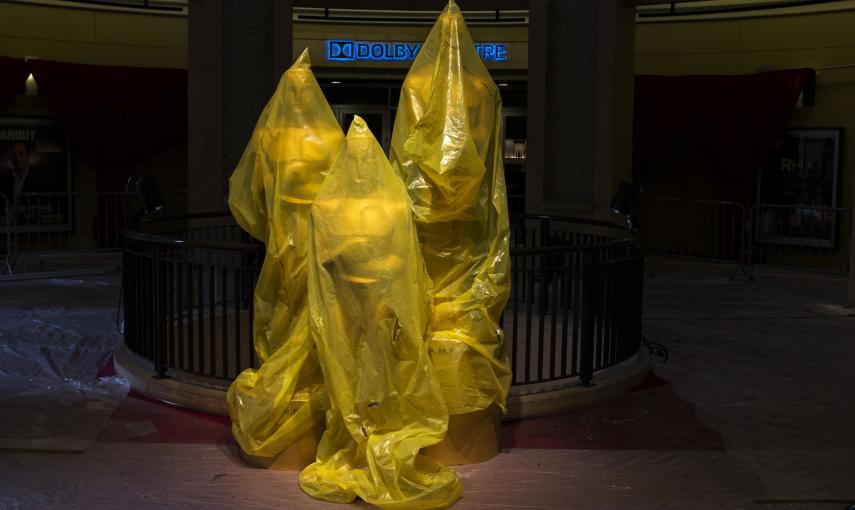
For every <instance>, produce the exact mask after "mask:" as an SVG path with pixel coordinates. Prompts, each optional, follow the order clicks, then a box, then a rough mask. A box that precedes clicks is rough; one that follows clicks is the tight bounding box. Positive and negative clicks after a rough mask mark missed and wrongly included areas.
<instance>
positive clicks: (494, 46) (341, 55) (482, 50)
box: [327, 39, 508, 62]
mask: <svg viewBox="0 0 855 510" xmlns="http://www.w3.org/2000/svg"><path fill="white" fill-rule="evenodd" d="M421 47H422V43H418V42H403V41H351V40H346V39H327V61H329V62H356V61H360V60H368V61H374V62H397V61H405V60H415V58H416V54H417V53H418V52H419V49H420V48H421ZM475 49H476V50H477V51H478V55H480V56H481V59H482V60H484V61H485V62H505V61H506V60H508V48H507V46H506V45H505V44H504V43H475Z"/></svg>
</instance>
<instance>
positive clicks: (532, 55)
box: [526, 0, 635, 218]
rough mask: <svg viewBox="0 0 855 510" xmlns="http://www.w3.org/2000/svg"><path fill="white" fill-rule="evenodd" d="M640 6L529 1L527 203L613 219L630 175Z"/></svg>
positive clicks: (604, 0) (611, 0) (595, 0)
mask: <svg viewBox="0 0 855 510" xmlns="http://www.w3.org/2000/svg"><path fill="white" fill-rule="evenodd" d="M634 46H635V8H634V6H633V5H630V4H629V3H625V2H623V1H622V0H576V1H573V2H566V1H561V0H530V3H529V71H528V146H527V152H528V165H527V174H526V210H527V212H532V213H543V214H573V215H576V216H579V215H582V216H589V217H600V218H608V217H609V215H610V213H609V212H608V209H609V206H610V204H611V200H612V197H613V195H614V192H615V191H616V190H617V185H618V184H619V183H620V181H621V180H629V179H630V176H631V163H632V108H633V74H634Z"/></svg>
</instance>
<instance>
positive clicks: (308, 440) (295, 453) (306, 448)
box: [238, 430, 323, 471]
mask: <svg viewBox="0 0 855 510" xmlns="http://www.w3.org/2000/svg"><path fill="white" fill-rule="evenodd" d="M322 433H323V430H315V431H314V433H313V434H309V435H305V436H303V437H301V438H300V439H298V440H296V441H294V442H293V443H291V446H289V447H288V448H285V449H284V450H282V452H281V453H280V454H279V455H277V456H275V457H259V456H257V455H250V454H248V453H246V452H245V451H243V448H240V447H238V449H239V450H240V458H241V459H242V460H243V461H244V462H245V463H247V464H249V465H250V466H255V467H258V468H264V469H274V470H277V471H302V470H303V468H305V467H306V466H308V465H309V464H311V463H312V462H315V453H316V452H317V451H318V442H319V441H320V440H321V434H322Z"/></svg>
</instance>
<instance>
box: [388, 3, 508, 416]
mask: <svg viewBox="0 0 855 510" xmlns="http://www.w3.org/2000/svg"><path fill="white" fill-rule="evenodd" d="M501 109H502V104H501V98H500V96H499V91H498V87H496V84H495V83H494V82H493V80H492V78H491V77H490V74H489V72H488V71H487V69H486V68H485V67H484V64H483V62H482V61H481V59H480V57H479V56H478V52H477V51H476V49H475V45H474V44H473V42H472V38H471V37H470V35H469V32H468V30H467V28H466V24H465V23H464V20H463V15H462V14H461V12H460V9H459V8H458V7H457V5H456V4H455V3H454V2H453V1H452V2H449V4H448V6H447V7H446V8H445V10H444V11H443V12H442V14H441V15H440V17H439V19H438V20H437V22H436V24H435V25H434V27H433V29H432V30H431V32H430V35H429V36H428V38H427V40H425V42H424V44H423V45H422V47H421V50H420V51H419V54H418V56H417V57H416V60H415V62H414V63H413V66H412V68H411V69H410V71H409V73H408V74H407V77H406V79H405V80H404V84H403V87H402V89H401V97H400V101H399V103H398V110H397V117H396V119H395V126H394V131H393V134H392V144H391V151H390V160H391V162H392V165H393V166H394V167H395V168H396V170H397V171H398V172H399V174H400V176H401V178H402V179H403V181H404V184H405V186H406V188H407V192H408V195H409V199H410V202H411V206H412V211H413V214H414V216H415V221H416V225H417V228H418V235H419V241H420V243H421V249H422V254H423V256H424V260H425V264H426V267H427V271H428V273H429V274H430V277H431V279H432V280H433V291H432V297H433V298H434V301H435V303H434V304H435V310H434V314H433V318H432V320H431V326H430V327H431V330H430V336H429V338H430V353H431V358H432V360H433V364H434V368H435V370H436V373H437V376H438V378H439V381H440V384H441V386H442V390H443V395H444V397H445V401H446V404H447V405H448V409H449V412H450V413H451V414H462V413H469V412H475V411H479V410H481V409H486V408H487V407H488V406H490V405H491V404H492V403H495V404H497V405H499V406H501V407H502V408H503V409H504V408H505V400H506V398H507V392H508V388H509V387H510V382H511V368H510V363H509V361H508V356H507V353H506V352H505V348H504V333H503V331H502V330H501V328H499V326H498V319H499V317H500V316H501V313H502V311H503V310H504V307H505V304H506V303H507V300H508V296H509V293H510V254H509V248H508V241H509V225H508V212H507V198H506V191H505V181H504V170H503V165H502V152H501V151H502V143H501V140H500V136H501V134H500V133H501V129H500V122H501V118H502V113H501V112H502V110H501Z"/></svg>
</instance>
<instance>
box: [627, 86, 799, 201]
mask: <svg viewBox="0 0 855 510" xmlns="http://www.w3.org/2000/svg"><path fill="white" fill-rule="evenodd" d="M813 79H814V71H813V70H812V69H794V70H786V71H773V72H767V73H759V74H751V75H738V76H720V75H698V76H673V77H668V76H643V75H642V76H637V77H636V80H635V126H634V127H635V135H634V144H635V149H634V151H633V153H634V165H635V167H634V173H635V175H636V176H637V177H642V176H643V175H645V174H647V173H649V172H651V171H654V169H655V162H656V160H657V157H658V155H660V154H661V152H662V151H663V150H664V145H665V142H666V140H667V138H668V136H669V132H670V131H671V130H674V131H675V132H676V133H677V134H679V135H680V137H681V138H682V139H683V140H685V141H686V142H687V143H688V145H689V147H690V148H691V149H692V150H693V152H694V153H696V154H697V156H698V157H699V158H702V159H703V160H705V161H706V162H708V163H709V165H707V166H709V167H710V168H712V169H713V170H714V172H715V173H716V174H717V175H718V176H719V177H720V178H722V179H726V180H728V181H730V182H732V183H733V184H734V185H739V184H740V183H742V182H744V181H746V180H747V179H750V178H753V177H754V176H755V175H756V170H757V168H758V166H759V164H760V162H761V160H762V158H763V156H764V155H765V154H766V152H767V151H768V150H769V149H770V148H771V147H772V144H773V143H774V142H775V139H776V138H777V137H778V136H779V135H780V133H781V131H782V130H783V129H784V126H785V125H786V123H787V119H788V118H789V116H790V113H791V112H792V110H793V107H794V106H795V104H796V101H797V100H798V97H799V94H800V93H801V92H802V90H803V89H804V88H805V86H806V85H808V83H809V82H811V81H812V80H813Z"/></svg>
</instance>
